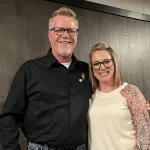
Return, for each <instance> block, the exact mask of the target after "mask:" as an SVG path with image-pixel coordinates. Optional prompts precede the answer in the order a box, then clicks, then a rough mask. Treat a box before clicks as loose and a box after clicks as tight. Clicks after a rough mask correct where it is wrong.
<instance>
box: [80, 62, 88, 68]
mask: <svg viewBox="0 0 150 150" xmlns="http://www.w3.org/2000/svg"><path fill="white" fill-rule="evenodd" d="M78 62H79V65H80V67H82V68H88V63H86V62H84V61H78Z"/></svg>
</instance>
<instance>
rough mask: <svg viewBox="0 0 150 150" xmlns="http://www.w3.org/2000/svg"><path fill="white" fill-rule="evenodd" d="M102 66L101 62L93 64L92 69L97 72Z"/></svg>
mask: <svg viewBox="0 0 150 150" xmlns="http://www.w3.org/2000/svg"><path fill="white" fill-rule="evenodd" d="M100 65H101V64H100V63H99V62H95V63H92V68H93V69H95V70H97V69H99V68H100Z"/></svg>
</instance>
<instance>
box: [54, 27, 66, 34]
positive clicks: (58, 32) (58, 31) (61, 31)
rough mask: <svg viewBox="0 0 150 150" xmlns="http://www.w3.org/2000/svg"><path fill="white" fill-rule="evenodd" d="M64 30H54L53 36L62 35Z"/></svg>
mask: <svg viewBox="0 0 150 150" xmlns="http://www.w3.org/2000/svg"><path fill="white" fill-rule="evenodd" d="M64 30H65V29H64V28H55V29H54V31H55V34H57V35H62V34H63V33H64Z"/></svg>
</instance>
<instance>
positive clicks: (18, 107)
mask: <svg viewBox="0 0 150 150" xmlns="http://www.w3.org/2000/svg"><path fill="white" fill-rule="evenodd" d="M90 96H91V85H90V82H89V77H88V65H87V64H86V63H85V62H81V61H78V60H77V59H76V58H75V56H73V57H72V62H71V65H70V66H69V68H68V69H67V68H66V67H65V66H63V65H62V64H60V63H59V62H58V61H57V60H56V59H55V57H54V56H53V55H52V52H51V50H49V52H48V54H47V55H46V56H44V57H40V58H36V59H34V60H29V61H27V62H25V63H24V64H23V65H22V66H21V67H20V68H19V69H18V71H17V73H16V75H15V77H14V79H13V82H12V85H11V88H10V91H9V94H8V97H7V99H6V102H5V105H4V107H3V110H2V114H1V116H0V141H1V142H2V144H3V146H4V147H5V150H19V149H20V148H19V145H18V128H19V127H21V128H22V131H23V132H24V134H25V136H26V137H27V139H28V141H30V142H33V143H46V144H49V145H51V146H58V145H65V144H83V143H86V140H87V111H88V104H89V98H90Z"/></svg>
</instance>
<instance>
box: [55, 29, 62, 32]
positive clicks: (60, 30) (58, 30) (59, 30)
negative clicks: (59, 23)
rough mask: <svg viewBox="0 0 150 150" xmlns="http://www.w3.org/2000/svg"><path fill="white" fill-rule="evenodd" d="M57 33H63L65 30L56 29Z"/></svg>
mask: <svg viewBox="0 0 150 150" xmlns="http://www.w3.org/2000/svg"><path fill="white" fill-rule="evenodd" d="M55 31H56V32H63V29H56V30H55Z"/></svg>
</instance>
